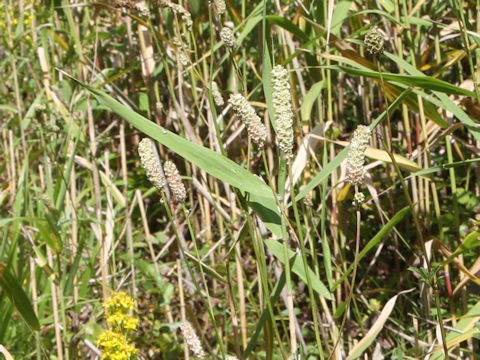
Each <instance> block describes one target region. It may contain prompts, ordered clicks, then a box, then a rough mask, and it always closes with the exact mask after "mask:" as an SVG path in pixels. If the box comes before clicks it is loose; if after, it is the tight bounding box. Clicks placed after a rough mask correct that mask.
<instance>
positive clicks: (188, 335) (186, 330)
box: [181, 321, 206, 359]
mask: <svg viewBox="0 0 480 360" xmlns="http://www.w3.org/2000/svg"><path fill="white" fill-rule="evenodd" d="M181 330H182V334H183V338H184V339H185V342H186V343H187V346H188V348H189V349H190V350H191V351H192V352H193V354H194V355H195V356H196V357H198V358H200V359H204V358H205V357H206V354H205V351H203V347H202V343H201V342H200V339H199V338H198V336H197V333H196V332H195V329H194V328H193V326H192V324H190V322H189V321H184V322H182V325H181Z"/></svg>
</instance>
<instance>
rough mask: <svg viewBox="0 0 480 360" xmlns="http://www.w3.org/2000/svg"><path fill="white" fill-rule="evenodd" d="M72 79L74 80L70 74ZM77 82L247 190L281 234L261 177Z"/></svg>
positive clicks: (184, 154)
mask: <svg viewBox="0 0 480 360" xmlns="http://www.w3.org/2000/svg"><path fill="white" fill-rule="evenodd" d="M72 80H74V81H77V80H75V79H73V78H72ZM77 82H78V83H79V84H80V85H81V86H83V87H84V88H86V89H87V90H88V91H90V92H91V93H92V94H93V95H94V96H95V97H96V98H97V100H98V101H99V102H101V103H103V104H105V105H106V106H108V107H109V108H110V109H111V110H113V111H114V112H115V113H117V115H119V116H121V117H122V118H124V119H125V120H126V121H128V122H129V123H130V124H132V125H133V126H135V127H136V128H137V129H138V130H140V131H141V132H143V133H144V134H147V135H148V136H150V137H152V138H153V139H155V140H157V141H159V142H160V143H162V144H163V145H164V146H166V147H168V148H169V149H171V150H173V151H174V152H176V153H177V154H178V155H180V156H182V157H183V158H184V159H186V160H187V161H190V162H192V163H194V164H195V165H196V166H198V167H199V168H201V169H203V170H205V171H206V172H207V173H208V174H210V175H212V176H213V177H215V178H217V179H219V180H220V181H224V182H226V183H228V184H230V185H232V186H234V187H236V188H237V189H239V190H240V191H241V192H243V193H245V194H248V195H247V201H248V204H249V205H250V206H251V207H252V208H253V209H254V210H255V211H256V213H257V214H258V215H259V217H260V218H261V219H262V221H263V222H264V223H265V225H266V226H267V227H268V229H269V230H270V231H272V232H273V233H274V234H275V235H277V236H281V235H282V231H281V225H280V213H279V210H278V208H277V204H276V201H275V197H274V194H273V191H272V189H270V187H269V186H268V185H267V184H266V183H264V182H263V181H262V180H261V179H259V178H258V177H256V176H255V175H253V174H252V173H250V172H249V171H247V170H246V169H244V168H243V167H241V166H240V165H238V164H236V163H235V162H233V161H232V160H230V159H228V158H227V157H225V156H222V155H220V154H218V153H216V152H214V151H212V150H210V149H208V148H206V147H203V146H201V145H198V144H195V143H193V142H191V141H188V140H186V139H184V138H182V137H181V136H179V135H177V134H175V133H173V132H171V131H168V130H167V129H165V128H163V127H161V126H159V125H157V124H155V123H154V122H152V121H150V120H148V119H146V118H144V117H143V116H141V115H139V114H137V113H136V112H135V111H133V110H131V109H129V108H127V107H126V106H124V105H122V104H120V103H119V102H118V101H117V100H115V99H113V98H112V97H110V96H109V95H107V94H106V93H104V92H103V91H100V90H98V89H95V88H92V87H90V86H88V85H86V84H83V83H81V82H79V81H77Z"/></svg>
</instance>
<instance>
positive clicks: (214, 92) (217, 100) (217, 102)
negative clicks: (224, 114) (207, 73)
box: [212, 81, 225, 106]
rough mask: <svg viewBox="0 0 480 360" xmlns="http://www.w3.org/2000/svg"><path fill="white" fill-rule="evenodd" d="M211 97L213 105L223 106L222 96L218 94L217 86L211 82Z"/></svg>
mask: <svg viewBox="0 0 480 360" xmlns="http://www.w3.org/2000/svg"><path fill="white" fill-rule="evenodd" d="M212 96H213V101H214V102H215V105H217V106H223V105H224V104H225V102H224V101H223V97H222V94H221V93H220V90H218V84H217V83H216V82H215V81H214V82H212Z"/></svg>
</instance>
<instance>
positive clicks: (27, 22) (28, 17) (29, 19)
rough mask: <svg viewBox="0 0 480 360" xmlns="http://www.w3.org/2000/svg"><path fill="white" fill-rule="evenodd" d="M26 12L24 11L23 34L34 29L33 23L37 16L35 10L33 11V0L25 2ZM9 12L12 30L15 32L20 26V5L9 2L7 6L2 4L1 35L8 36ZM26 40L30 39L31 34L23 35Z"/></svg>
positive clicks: (0, 14)
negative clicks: (16, 5)
mask: <svg viewBox="0 0 480 360" xmlns="http://www.w3.org/2000/svg"><path fill="white" fill-rule="evenodd" d="M23 6H24V12H23V34H25V33H27V32H30V31H31V29H32V23H33V19H34V16H35V12H34V11H33V1H32V0H30V1H25V2H24V4H23ZM7 13H8V15H9V17H10V21H11V26H12V28H11V31H12V33H15V30H16V28H17V26H18V23H19V21H20V15H21V14H19V13H18V7H15V6H12V5H10V4H7V6H0V36H7V34H8V32H7ZM23 39H24V40H26V41H30V40H31V37H30V35H25V36H24V37H23Z"/></svg>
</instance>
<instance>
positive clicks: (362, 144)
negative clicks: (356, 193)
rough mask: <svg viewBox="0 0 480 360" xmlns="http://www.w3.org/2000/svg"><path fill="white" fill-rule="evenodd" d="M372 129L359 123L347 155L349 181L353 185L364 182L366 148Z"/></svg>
mask: <svg viewBox="0 0 480 360" xmlns="http://www.w3.org/2000/svg"><path fill="white" fill-rule="evenodd" d="M370 135H371V131H370V128H369V127H368V126H365V125H359V126H358V127H357V129H356V130H355V132H354V133H353V139H352V141H351V143H350V150H349V152H348V155H347V181H348V182H350V183H352V184H353V185H360V184H362V183H363V181H364V179H363V171H364V169H363V164H364V162H365V154H364V152H365V149H366V148H367V144H368V142H369V140H370Z"/></svg>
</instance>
